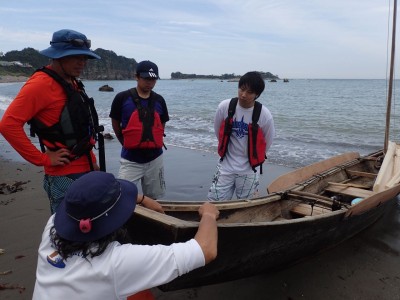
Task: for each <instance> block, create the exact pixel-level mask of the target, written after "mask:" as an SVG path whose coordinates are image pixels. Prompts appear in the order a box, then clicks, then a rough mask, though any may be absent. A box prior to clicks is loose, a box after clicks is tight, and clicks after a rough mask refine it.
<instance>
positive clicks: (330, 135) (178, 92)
mask: <svg viewBox="0 0 400 300" xmlns="http://www.w3.org/2000/svg"><path fill="white" fill-rule="evenodd" d="M84 84H85V87H86V92H87V93H88V95H89V96H91V97H93V98H94V99H95V103H96V108H97V110H98V113H99V116H100V123H101V124H103V125H105V132H106V133H111V134H114V133H113V131H112V127H111V121H110V118H109V117H108V114H109V111H110V107H111V103H112V101H113V99H114V96H115V95H116V94H117V93H118V92H119V91H122V90H126V89H128V88H131V87H134V86H135V85H136V82H135V81H84ZM104 84H108V85H110V86H112V87H113V88H114V92H99V91H98V88H99V87H100V86H102V85H104ZM22 85H23V83H0V110H5V109H6V108H7V106H8V105H9V103H10V102H11V101H12V99H13V98H14V97H15V96H16V94H17V93H18V91H19V89H20V88H21V86H22ZM154 90H155V91H156V92H157V93H159V94H161V95H162V96H163V97H164V98H165V100H166V102H167V106H168V110H169V114H170V121H169V122H168V123H167V127H166V138H165V143H166V145H167V146H168V145H174V146H178V147H185V148H190V149H197V150H201V151H208V152H214V153H215V152H216V150H217V138H216V137H215V135H214V132H213V118H214V113H215V110H216V108H217V105H218V103H219V102H220V101H222V100H223V99H227V98H231V97H235V96H237V82H227V81H220V80H159V81H158V82H157V84H156V87H155V89H154ZM386 94H387V82H386V81H385V80H326V79H324V80H318V79H293V80H290V81H289V82H288V83H284V82H283V81H278V82H276V83H272V82H268V81H266V89H265V91H264V93H263V94H262V95H261V97H260V99H259V101H260V102H261V103H263V104H264V105H266V106H267V107H268V108H269V109H270V111H271V112H272V115H273V117H274V122H275V127H276V133H277V134H276V138H275V140H274V143H273V145H272V147H271V148H270V150H269V152H268V161H269V162H271V163H274V164H279V165H284V166H288V167H301V166H305V165H307V164H310V163H313V162H316V161H320V160H323V159H326V158H328V157H331V156H332V155H336V154H340V153H343V152H347V151H358V152H360V154H368V153H370V152H372V151H375V150H378V149H380V148H382V147H383V142H384V130H385V122H386V119H385V114H386V101H387V100H386ZM394 95H396V93H394ZM393 102H394V107H396V98H395V97H394V99H393ZM392 119H393V120H392V126H391V127H392V130H391V136H393V139H395V136H396V134H398V130H397V132H396V129H395V128H396V127H399V126H398V125H399V124H398V123H399V121H398V119H399V118H398V114H397V113H396V108H394V109H393V110H392ZM113 142H115V143H118V142H117V141H116V140H114V141H113Z"/></svg>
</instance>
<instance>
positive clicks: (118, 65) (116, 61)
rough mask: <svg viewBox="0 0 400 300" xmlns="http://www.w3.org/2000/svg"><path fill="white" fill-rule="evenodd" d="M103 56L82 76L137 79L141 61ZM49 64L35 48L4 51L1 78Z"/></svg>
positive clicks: (110, 54)
mask: <svg viewBox="0 0 400 300" xmlns="http://www.w3.org/2000/svg"><path fill="white" fill-rule="evenodd" d="M94 52H95V53H96V54H98V55H99V56H100V57H101V59H91V60H90V63H88V64H87V66H86V68H85V70H84V71H83V73H82V75H81V78H82V79H87V80H130V79H134V78H135V70H136V65H137V62H136V60H135V59H133V58H126V57H124V56H121V55H117V54H116V53H115V52H113V51H111V50H105V49H102V48H98V49H96V50H94ZM48 63H49V59H48V58H47V57H45V56H43V55H41V54H40V53H39V51H38V50H35V49H33V48H25V49H23V50H21V51H18V50H13V51H10V52H7V53H5V54H2V53H1V52H0V77H5V76H15V77H16V76H19V77H21V76H26V77H29V76H31V75H32V73H33V72H34V71H35V70H36V69H38V68H41V67H43V66H45V65H47V64H48ZM260 73H261V74H262V76H263V78H264V79H267V80H270V79H279V77H278V76H277V75H273V74H272V73H270V72H260ZM240 76H241V75H235V74H233V73H232V74H222V75H197V74H183V73H181V72H172V73H171V79H220V80H237V79H238V78H240Z"/></svg>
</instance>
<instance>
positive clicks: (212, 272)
mask: <svg viewBox="0 0 400 300" xmlns="http://www.w3.org/2000/svg"><path fill="white" fill-rule="evenodd" d="M395 7H396V0H395ZM394 11H396V10H394ZM394 21H395V17H394ZM394 27H395V26H394ZM392 47H393V46H392ZM392 61H393V60H392ZM392 67H393V64H392ZM391 80H392V72H391ZM389 90H391V89H390V88H389ZM388 100H390V92H389V95H388ZM388 104H389V105H390V101H388ZM386 131H387V132H388V122H387V128H386ZM387 136H388V134H387V133H386V137H387ZM399 158H400V150H399V146H398V145H397V144H396V143H393V142H389V141H388V140H387V139H386V138H385V145H384V149H383V150H380V151H377V152H374V153H371V154H370V155H367V156H363V157H360V155H359V154H358V153H356V152H351V153H345V154H342V155H339V156H335V157H332V158H330V159H327V160H324V161H322V162H318V163H314V164H312V165H309V166H306V167H304V168H301V169H298V170H295V171H292V172H290V173H288V174H285V175H282V176H280V177H278V178H277V179H276V180H275V181H273V182H272V183H271V184H270V185H269V186H268V192H269V194H268V195H267V196H265V197H261V198H257V199H252V200H240V201H227V202H216V203H215V204H216V205H217V207H218V209H219V210H220V218H219V220H218V257H217V258H216V259H215V260H214V261H213V262H211V263H210V264H208V265H206V266H205V267H203V268H199V269H197V270H194V271H192V272H190V273H188V274H185V275H183V276H180V277H178V278H176V279H175V280H173V281H172V282H170V283H168V284H165V285H163V286H160V288H161V289H162V290H164V291H168V290H176V289H183V288H190V287H196V286H202V285H209V284H216V283H220V282H224V281H229V280H234V279H239V278H244V277H248V276H252V275H255V274H258V273H261V272H272V271H274V270H277V269H281V268H283V267H285V266H288V265H290V264H293V263H294V262H297V261H299V260H303V259H306V258H307V257H310V256H312V255H314V254H316V253H318V252H320V251H323V250H326V249H329V248H331V247H333V246H335V245H337V244H338V243H340V242H342V241H344V240H346V239H349V238H351V237H352V236H354V235H355V234H357V233H359V232H360V231H362V230H363V229H365V228H367V227H368V226H370V225H371V224H373V223H374V222H376V221H377V220H378V219H380V218H381V217H383V216H384V215H385V214H386V213H387V212H389V211H390V210H392V209H393V208H394V206H395V205H397V195H398V194H399V193H400V184H399V181H400V160H399ZM162 205H163V207H164V210H165V212H166V214H160V213H157V212H154V211H151V210H148V209H146V208H143V207H137V208H136V209H135V213H134V215H133V217H132V218H131V219H130V220H129V222H128V224H127V226H128V230H129V233H130V236H131V237H132V239H133V242H135V243H139V244H140V243H142V244H171V243H174V242H183V241H187V240H189V239H190V238H192V237H194V235H195V233H196V230H197V227H198V221H199V216H198V212H197V211H198V208H199V206H200V205H201V203H199V202H191V201H185V202H172V201H168V202H162Z"/></svg>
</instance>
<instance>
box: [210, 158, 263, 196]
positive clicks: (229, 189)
mask: <svg viewBox="0 0 400 300" xmlns="http://www.w3.org/2000/svg"><path fill="white" fill-rule="evenodd" d="M220 168H221V166H220V164H218V165H217V170H216V172H215V174H214V176H213V179H212V183H211V187H210V189H209V191H208V195H207V198H208V200H212V201H224V200H231V199H232V197H233V193H234V192H236V198H237V199H251V198H255V197H258V196H259V193H258V186H259V184H260V183H259V174H258V173H252V174H244V175H240V174H221V170H220Z"/></svg>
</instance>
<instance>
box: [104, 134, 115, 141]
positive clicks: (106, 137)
mask: <svg viewBox="0 0 400 300" xmlns="http://www.w3.org/2000/svg"><path fill="white" fill-rule="evenodd" d="M103 136H104V138H105V139H106V140H113V139H114V137H113V136H112V135H111V133H105V134H103Z"/></svg>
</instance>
